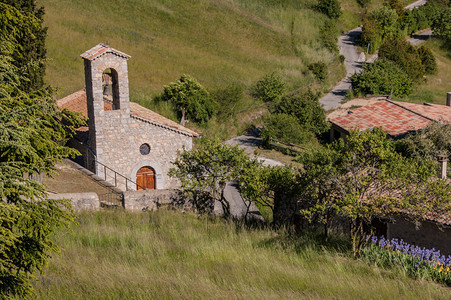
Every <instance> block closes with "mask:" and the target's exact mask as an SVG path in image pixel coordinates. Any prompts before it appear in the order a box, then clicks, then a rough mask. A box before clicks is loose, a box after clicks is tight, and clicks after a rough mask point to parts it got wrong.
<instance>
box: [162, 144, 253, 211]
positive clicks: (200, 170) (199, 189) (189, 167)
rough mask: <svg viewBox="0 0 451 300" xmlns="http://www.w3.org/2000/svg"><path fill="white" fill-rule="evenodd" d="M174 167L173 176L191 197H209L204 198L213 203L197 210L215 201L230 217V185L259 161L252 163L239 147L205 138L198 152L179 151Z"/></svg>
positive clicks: (198, 205) (200, 204)
mask: <svg viewBox="0 0 451 300" xmlns="http://www.w3.org/2000/svg"><path fill="white" fill-rule="evenodd" d="M173 164H174V166H175V168H172V169H171V171H170V173H169V175H170V176H173V177H177V178H178V179H179V180H180V181H181V183H182V189H183V190H184V192H185V193H186V194H187V195H188V196H191V197H194V198H195V199H196V198H197V197H198V195H207V197H203V198H202V199H203V200H206V201H207V202H210V204H208V203H207V204H206V203H205V202H203V203H195V205H196V206H197V207H204V206H209V205H212V203H211V201H214V200H216V201H219V202H220V203H221V204H222V207H223V209H224V214H225V215H226V216H228V215H230V205H229V203H228V202H227V200H226V199H225V198H224V189H225V187H226V184H227V183H228V182H231V181H234V180H236V178H237V177H238V175H239V173H240V171H241V170H242V168H243V166H245V165H247V164H258V162H256V161H251V160H250V159H249V157H248V156H247V154H246V153H244V150H242V149H240V148H238V146H233V147H232V146H229V145H225V144H223V143H221V142H220V141H219V140H218V139H212V140H210V139H201V140H200V143H199V144H198V147H197V148H196V149H195V150H192V151H183V152H179V153H178V156H177V159H176V160H175V162H173Z"/></svg>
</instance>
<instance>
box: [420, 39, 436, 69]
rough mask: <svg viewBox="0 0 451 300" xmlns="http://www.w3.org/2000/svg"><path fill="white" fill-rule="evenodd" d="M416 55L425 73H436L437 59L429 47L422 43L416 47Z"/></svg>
mask: <svg viewBox="0 0 451 300" xmlns="http://www.w3.org/2000/svg"><path fill="white" fill-rule="evenodd" d="M417 51H418V55H419V56H420V59H421V63H422V65H423V67H424V71H425V73H426V74H436V73H437V61H436V60H435V57H434V54H432V51H431V49H429V48H428V47H426V46H424V45H422V46H420V47H419V48H418V49H417Z"/></svg>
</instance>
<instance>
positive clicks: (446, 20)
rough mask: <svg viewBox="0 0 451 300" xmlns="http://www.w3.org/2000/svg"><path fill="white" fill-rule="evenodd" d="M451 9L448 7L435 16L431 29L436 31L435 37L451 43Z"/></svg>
mask: <svg viewBox="0 0 451 300" xmlns="http://www.w3.org/2000/svg"><path fill="white" fill-rule="evenodd" d="M450 20H451V7H447V8H446V9H443V10H442V11H440V12H439V13H438V15H436V16H435V18H434V20H433V22H432V25H431V28H432V30H434V36H436V37H438V38H440V39H443V40H445V42H446V43H451V22H450Z"/></svg>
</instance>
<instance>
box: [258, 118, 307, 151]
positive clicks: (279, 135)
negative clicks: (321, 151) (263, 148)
mask: <svg viewBox="0 0 451 300" xmlns="http://www.w3.org/2000/svg"><path fill="white" fill-rule="evenodd" d="M263 121H264V125H263V129H262V131H261V136H262V138H263V141H264V143H265V144H268V143H269V139H270V138H274V139H276V140H280V141H282V142H285V143H294V144H302V143H303V142H305V141H307V140H308V139H309V138H310V137H311V136H312V134H311V133H309V132H308V131H307V130H306V129H305V128H304V127H302V126H301V125H300V124H299V122H298V119H297V118H296V117H295V116H293V115H288V114H283V113H275V114H270V115H267V116H266V117H265V118H264V120H263Z"/></svg>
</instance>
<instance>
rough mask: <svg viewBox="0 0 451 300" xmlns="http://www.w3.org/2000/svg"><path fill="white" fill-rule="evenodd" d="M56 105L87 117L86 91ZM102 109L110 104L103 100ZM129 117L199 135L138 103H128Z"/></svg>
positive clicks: (81, 128) (64, 99) (82, 128)
mask: <svg viewBox="0 0 451 300" xmlns="http://www.w3.org/2000/svg"><path fill="white" fill-rule="evenodd" d="M56 104H57V105H58V106H59V107H61V108H66V109H68V110H71V111H76V112H79V113H81V114H83V115H84V116H86V117H88V107H87V103H86V91H85V90H84V89H83V90H80V91H78V92H75V93H73V94H71V95H69V96H67V97H64V98H62V99H59V100H57V101H56ZM104 109H105V110H112V104H111V102H110V101H108V100H107V99H104ZM130 115H131V116H132V117H135V119H138V120H140V121H143V122H147V123H150V124H153V125H157V126H161V127H164V128H167V129H170V130H173V131H176V132H181V133H183V134H188V135H192V136H199V134H198V133H197V132H195V131H193V130H191V129H189V128H186V127H184V126H182V125H180V124H178V123H176V122H174V121H172V120H170V119H168V118H166V117H163V116H162V115H160V114H157V113H156V112H154V111H152V110H150V109H147V108H145V107H142V106H141V105H139V104H138V103H134V102H130ZM88 130H89V129H88V127H80V128H78V129H77V131H88Z"/></svg>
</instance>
